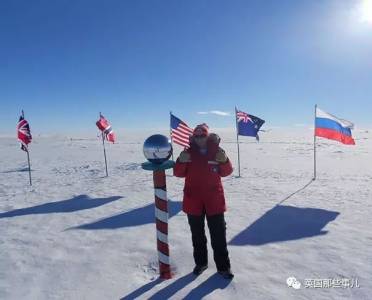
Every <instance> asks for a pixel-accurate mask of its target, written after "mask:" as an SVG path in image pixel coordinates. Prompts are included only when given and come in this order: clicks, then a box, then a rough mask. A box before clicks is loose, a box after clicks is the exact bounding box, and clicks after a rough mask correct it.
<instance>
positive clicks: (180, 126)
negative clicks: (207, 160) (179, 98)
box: [170, 114, 193, 148]
mask: <svg viewBox="0 0 372 300" xmlns="http://www.w3.org/2000/svg"><path fill="white" fill-rule="evenodd" d="M170 125H171V130H172V131H171V137H172V140H173V142H175V143H176V144H178V145H181V146H183V147H186V148H189V147H190V141H189V138H190V135H192V132H193V130H192V129H191V128H190V127H189V126H187V124H186V123H185V122H183V121H181V120H180V119H178V118H177V117H175V116H174V115H172V114H171V116H170Z"/></svg>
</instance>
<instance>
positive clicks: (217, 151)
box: [174, 124, 234, 279]
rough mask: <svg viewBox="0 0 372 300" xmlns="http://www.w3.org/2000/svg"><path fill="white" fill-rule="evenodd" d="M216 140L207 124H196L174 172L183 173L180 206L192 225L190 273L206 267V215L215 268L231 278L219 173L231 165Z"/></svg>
mask: <svg viewBox="0 0 372 300" xmlns="http://www.w3.org/2000/svg"><path fill="white" fill-rule="evenodd" d="M219 142H220V138H219V136H218V135H217V134H214V133H211V134H209V128H208V126H207V125H206V124H200V125H198V126H196V127H195V129H194V131H193V135H192V136H191V137H190V148H188V149H186V150H184V151H182V152H181V154H180V156H179V157H178V159H177V161H176V164H175V166H174V175H175V176H177V177H185V187H184V196H183V204H182V209H183V211H184V212H185V213H186V214H187V218H188V222H189V225H190V229H191V237H192V244H193V248H194V253H193V254H194V260H195V268H194V270H193V273H194V274H195V275H199V274H201V273H202V272H203V271H204V270H205V269H207V267H208V252H207V238H206V235H205V230H204V222H205V218H206V219H207V224H208V227H209V233H210V236H211V244H212V248H213V257H214V261H215V263H216V267H217V271H218V272H219V273H220V274H221V275H222V276H223V277H224V278H227V279H232V278H233V277H234V275H233V274H232V272H231V266H230V259H229V253H228V250H227V243H226V222H225V217H224V212H225V211H226V204H225V196H224V191H223V187H222V183H221V177H225V176H228V175H230V174H231V173H232V171H233V168H232V165H231V162H230V160H229V158H228V157H227V155H226V154H225V151H224V150H223V149H222V148H220V147H219Z"/></svg>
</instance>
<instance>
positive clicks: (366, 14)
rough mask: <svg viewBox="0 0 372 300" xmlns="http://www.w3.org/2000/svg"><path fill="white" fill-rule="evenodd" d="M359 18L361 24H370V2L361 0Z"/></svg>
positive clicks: (371, 15)
mask: <svg viewBox="0 0 372 300" xmlns="http://www.w3.org/2000/svg"><path fill="white" fill-rule="evenodd" d="M360 18H361V21H362V22H367V23H370V24H372V0H362V3H361V6H360Z"/></svg>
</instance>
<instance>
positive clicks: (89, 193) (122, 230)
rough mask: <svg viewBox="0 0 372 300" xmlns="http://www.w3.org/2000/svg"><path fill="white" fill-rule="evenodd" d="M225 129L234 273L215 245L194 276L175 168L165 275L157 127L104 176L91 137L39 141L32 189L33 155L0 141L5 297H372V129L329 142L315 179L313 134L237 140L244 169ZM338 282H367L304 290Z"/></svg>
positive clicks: (120, 149)
mask: <svg viewBox="0 0 372 300" xmlns="http://www.w3.org/2000/svg"><path fill="white" fill-rule="evenodd" d="M217 132H218V133H219V134H220V135H221V137H222V147H223V148H224V149H225V150H226V152H227V153H228V155H229V156H230V158H231V160H232V161H233V163H234V167H235V171H234V174H233V175H231V176H229V177H227V178H224V180H223V182H224V187H225V193H226V198H227V204H228V212H227V213H226V220H227V235H228V242H229V245H228V249H229V252H230V259H231V263H232V269H233V271H234V273H235V278H234V279H233V280H232V281H227V280H224V279H222V278H220V277H219V276H218V275H216V269H215V265H214V262H213V256H212V251H211V247H210V244H209V246H208V247H209V260H210V262H209V269H208V270H207V271H206V272H205V273H203V274H202V275H201V276H199V277H197V278H196V277H194V276H193V275H192V274H191V270H192V268H193V265H194V263H193V258H192V246H191V236H190V231H189V228H188V224H187V218H186V216H185V214H184V213H183V212H182V211H181V201H182V188H183V180H182V179H179V178H175V177H173V176H172V172H171V171H167V180H168V182H167V184H168V198H169V200H170V216H171V218H170V220H169V240H170V255H171V262H172V270H173V273H174V277H173V279H171V280H166V281H161V280H159V279H158V273H157V271H158V270H157V268H158V266H157V252H156V235H155V224H154V196H153V184H152V175H151V173H150V172H148V171H144V170H142V169H141V166H140V164H141V163H142V162H143V161H144V157H143V154H142V144H143V141H144V139H145V138H146V137H147V136H149V134H150V133H149V132H139V131H137V132H132V133H127V134H125V135H123V136H120V137H119V141H118V143H117V144H114V145H107V155H108V161H109V177H108V178H106V177H104V175H105V173H104V163H103V154H102V145H101V143H100V140H99V139H98V138H96V137H95V136H94V135H93V136H92V137H91V138H89V139H77V138H74V139H71V138H70V137H67V136H66V137H63V136H57V137H35V138H34V140H33V142H32V144H31V146H30V149H31V162H32V176H33V186H32V187H29V186H28V173H27V163H26V155H25V153H24V152H23V151H21V150H20V149H19V148H18V144H17V141H16V140H15V139H14V138H6V137H2V138H0V157H1V163H0V237H1V238H0V299H201V298H203V297H204V298H205V299H264V300H268V299H371V297H372V296H371V295H372V283H371V279H372V251H371V249H372V233H371V228H372V217H371V212H372V192H371V183H372V170H371V152H372V143H371V138H372V134H371V131H369V132H368V131H362V130H360V131H355V132H354V135H355V137H356V143H357V145H356V146H354V147H353V146H344V145H342V144H339V143H337V142H333V141H328V140H325V139H319V147H318V178H317V180H316V181H315V182H311V178H312V175H313V174H312V172H313V160H312V158H313V137H312V131H311V130H309V129H305V128H303V129H291V130H288V129H280V128H275V129H273V130H271V131H268V132H266V133H262V134H261V142H260V143H256V142H255V141H254V139H252V138H246V137H241V138H240V140H241V145H240V153H241V165H242V169H241V171H242V177H241V178H237V177H236V175H237V164H236V161H237V148H236V144H235V134H234V131H232V130H219V131H217ZM152 133H161V132H156V131H155V132H152ZM163 133H165V134H166V133H167V132H166V131H165V132H163ZM180 150H181V148H180V147H178V146H175V154H176V155H177V154H178V153H179V152H180ZM207 236H209V234H208V233H207ZM290 276H294V277H296V278H297V279H298V280H299V281H300V282H301V283H302V287H301V288H300V289H299V290H295V289H293V288H289V287H288V286H287V284H286V280H287V278H288V277H290ZM329 278H339V279H342V278H357V279H358V283H359V285H360V287H359V288H342V287H338V288H337V287H334V288H324V287H323V288H305V287H304V285H305V279H324V280H325V279H329Z"/></svg>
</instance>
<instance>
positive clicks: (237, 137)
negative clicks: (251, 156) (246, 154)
mask: <svg viewBox="0 0 372 300" xmlns="http://www.w3.org/2000/svg"><path fill="white" fill-rule="evenodd" d="M237 111H238V110H237V109H236V106H235V125H236V144H237V145H238V170H239V176H238V177H240V151H239V129H238V119H237V117H236V113H237Z"/></svg>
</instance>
